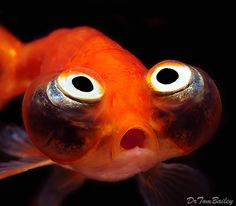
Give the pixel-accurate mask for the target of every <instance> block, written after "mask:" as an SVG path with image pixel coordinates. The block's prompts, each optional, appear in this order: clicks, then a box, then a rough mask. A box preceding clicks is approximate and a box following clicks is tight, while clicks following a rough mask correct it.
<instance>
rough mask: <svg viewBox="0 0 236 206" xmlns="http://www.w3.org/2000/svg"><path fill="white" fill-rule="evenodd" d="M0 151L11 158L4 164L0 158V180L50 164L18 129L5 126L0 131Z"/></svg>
mask: <svg viewBox="0 0 236 206" xmlns="http://www.w3.org/2000/svg"><path fill="white" fill-rule="evenodd" d="M0 151H1V152H2V153H5V154H7V155H9V157H11V158H10V160H9V161H4V162H3V160H2V159H1V158H0V179H3V178H5V177H8V176H11V175H15V174H18V173H22V172H25V171H27V170H30V169H34V168H37V167H42V166H45V165H49V164H52V161H51V160H49V159H48V158H47V157H45V156H44V155H43V154H42V153H40V152H39V150H38V149H36V148H35V147H34V146H33V145H32V144H31V143H30V141H29V139H28V137H27V135H26V133H25V132H24V130H22V129H21V128H20V127H12V126H6V127H2V128H1V129H0Z"/></svg>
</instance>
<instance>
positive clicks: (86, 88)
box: [72, 76, 93, 92]
mask: <svg viewBox="0 0 236 206" xmlns="http://www.w3.org/2000/svg"><path fill="white" fill-rule="evenodd" d="M72 84H73V85H74V87H75V88H76V89H78V90H80V91H82V92H91V91H93V84H92V82H91V81H90V80H89V79H88V78H87V77H83V76H78V77H75V78H73V79H72Z"/></svg>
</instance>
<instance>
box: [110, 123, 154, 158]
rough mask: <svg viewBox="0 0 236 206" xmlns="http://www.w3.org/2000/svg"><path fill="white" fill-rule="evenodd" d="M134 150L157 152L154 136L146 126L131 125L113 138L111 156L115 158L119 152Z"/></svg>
mask: <svg viewBox="0 0 236 206" xmlns="http://www.w3.org/2000/svg"><path fill="white" fill-rule="evenodd" d="M135 149H142V150H148V151H157V149H158V141H157V137H156V134H155V133H154V131H153V130H152V128H150V127H149V126H148V125H142V124H133V125H132V126H130V127H127V128H126V129H122V130H121V131H120V132H119V133H117V136H116V137H115V138H114V143H113V148H112V156H113V157H115V156H116V155H119V154H120V153H121V152H132V150H135Z"/></svg>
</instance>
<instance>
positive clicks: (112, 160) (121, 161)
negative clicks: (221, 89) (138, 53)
mask: <svg viewBox="0 0 236 206" xmlns="http://www.w3.org/2000/svg"><path fill="white" fill-rule="evenodd" d="M220 111H221V103H220V96H219V93H218V90H217V88H216V86H215V84H214V82H213V81H212V79H211V78H210V77H209V76H208V75H207V74H206V73H205V72H203V71H202V70H201V69H198V68H195V67H192V66H190V65H187V64H184V63H182V62H179V61H173V60H167V61H163V62H160V63H158V64H157V65H155V66H154V67H152V68H151V69H150V70H148V69H146V67H145V66H143V65H142V64H141V62H140V61H139V60H137V59H136V58H135V57H134V56H133V55H131V54H130V53H128V52H127V51H124V50H119V49H114V50H105V51H103V52H97V53H96V54H91V57H87V58H86V60H83V61H82V60H81V58H80V59H79V61H77V60H75V61H74V62H72V63H70V65H67V67H66V68H64V69H63V70H58V71H53V72H52V73H50V72H48V73H47V74H41V75H40V76H39V77H38V78H37V79H36V80H35V81H34V82H33V83H32V84H31V86H30V87H29V88H28V90H27V92H26V94H25V97H24V101H23V118H24V123H25V127H26V130H27V132H28V134H29V137H30V139H31V141H32V142H33V144H34V145H35V146H36V147H37V148H38V149H39V150H40V151H41V152H42V153H44V154H45V155H46V156H47V157H49V158H50V159H52V160H53V161H54V162H55V163H57V164H60V165H63V166H65V167H68V168H71V169H73V170H76V171H78V172H80V173H81V174H83V175H85V176H86V177H88V178H92V179H96V180H102V181H118V180H122V179H126V178H129V177H131V176H133V175H135V174H137V173H139V172H144V171H146V170H148V169H150V168H152V167H154V166H155V165H156V164H158V163H160V162H162V161H165V160H167V159H170V158H173V157H177V156H181V155H186V154H188V153H190V152H191V151H193V150H195V149H197V148H198V147H200V146H201V145H203V144H204V143H206V142H207V141H208V140H209V139H210V137H211V136H212V135H213V133H214V131H215V130H216V128H217V125H218V123H219V119H220Z"/></svg>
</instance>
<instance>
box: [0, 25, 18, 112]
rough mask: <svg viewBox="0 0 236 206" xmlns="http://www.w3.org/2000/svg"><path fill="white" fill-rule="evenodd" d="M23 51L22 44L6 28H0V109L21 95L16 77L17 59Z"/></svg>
mask: <svg viewBox="0 0 236 206" xmlns="http://www.w3.org/2000/svg"><path fill="white" fill-rule="evenodd" d="M21 49H22V43H21V42H20V41H19V40H18V39H17V38H16V37H14V36H13V35H12V34H11V33H10V32H8V31H7V30H6V29H5V28H3V27H2V26H0V82H1V85H2V86H1V87H0V94H1V95H0V109H1V108H2V107H3V106H4V104H6V103H7V101H9V100H10V99H11V98H13V97H14V96H16V95H19V89H16V87H15V86H14V84H15V82H17V81H16V76H15V75H14V73H15V70H16V65H17V59H18V58H17V57H18V55H19V54H20V52H21Z"/></svg>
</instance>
